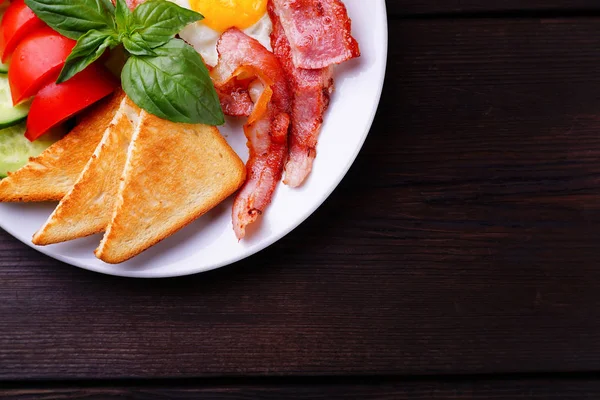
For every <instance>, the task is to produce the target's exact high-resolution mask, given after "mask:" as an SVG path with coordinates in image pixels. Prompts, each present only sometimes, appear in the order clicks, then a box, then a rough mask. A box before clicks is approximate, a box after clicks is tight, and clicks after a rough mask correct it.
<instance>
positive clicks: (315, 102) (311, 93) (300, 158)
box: [269, 2, 333, 187]
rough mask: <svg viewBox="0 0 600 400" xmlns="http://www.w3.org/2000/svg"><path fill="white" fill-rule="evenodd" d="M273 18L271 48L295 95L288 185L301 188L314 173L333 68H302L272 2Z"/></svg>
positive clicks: (286, 170)
mask: <svg viewBox="0 0 600 400" xmlns="http://www.w3.org/2000/svg"><path fill="white" fill-rule="evenodd" d="M269 16H270V17H271V21H272V22H273V32H272V34H271V46H272V47H273V52H274V53H275V55H276V56H277V57H278V58H279V61H280V62H281V65H282V66H283V69H284V70H285V72H286V74H287V76H288V79H289V81H290V84H291V86H292V92H293V96H294V99H293V105H292V127H291V135H290V140H289V145H290V149H289V157H288V160H287V163H286V166H285V180H284V183H285V184H286V185H289V186H291V187H298V186H300V185H302V183H303V182H304V181H305V180H306V178H307V177H308V175H309V174H310V171H311V170H312V165H313V161H314V159H315V157H316V155H317V151H316V147H317V139H318V137H319V133H320V131H321V125H322V123H323V115H324V113H325V110H326V109H327V107H328V106H329V98H330V95H331V93H332V92H333V75H332V73H333V68H332V67H326V68H321V69H301V68H296V67H295V66H294V64H293V62H292V57H291V48H290V43H289V41H288V40H287V38H286V36H285V32H284V31H283V26H282V25H281V21H280V20H279V17H278V16H277V13H276V12H275V9H274V4H273V2H269Z"/></svg>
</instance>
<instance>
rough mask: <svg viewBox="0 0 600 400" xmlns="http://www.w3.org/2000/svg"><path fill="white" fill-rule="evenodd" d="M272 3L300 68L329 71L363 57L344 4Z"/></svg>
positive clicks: (312, 0)
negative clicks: (353, 35) (345, 62)
mask: <svg viewBox="0 0 600 400" xmlns="http://www.w3.org/2000/svg"><path fill="white" fill-rule="evenodd" d="M365 1H367V0H365ZM270 3H272V9H273V11H274V13H275V14H276V15H277V17H279V19H280V21H281V25H282V27H283V30H284V32H285V36H286V37H287V38H288V41H289V42H290V45H291V52H292V59H293V61H294V65H295V66H296V67H298V68H304V69H320V68H326V67H329V66H331V65H333V64H339V63H342V62H344V61H347V60H350V59H351V58H355V57H359V56H360V50H359V48H358V43H357V42H356V40H355V39H354V38H353V37H352V29H351V28H352V22H351V20H350V18H349V17H348V12H347V11H346V7H345V6H344V4H343V3H342V2H341V1H340V0H270Z"/></svg>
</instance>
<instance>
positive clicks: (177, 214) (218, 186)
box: [95, 111, 246, 264]
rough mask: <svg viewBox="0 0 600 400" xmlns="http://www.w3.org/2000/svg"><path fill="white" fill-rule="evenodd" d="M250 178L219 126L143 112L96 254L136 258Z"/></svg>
mask: <svg viewBox="0 0 600 400" xmlns="http://www.w3.org/2000/svg"><path fill="white" fill-rule="evenodd" d="M245 178H246V168H245V166H244V163H243V162H242V160H241V159H240V158H239V157H238V155H237V154H236V153H235V152H234V151H233V149H232V148H231V147H230V146H229V144H228V143H227V142H226V141H225V139H224V138H223V137H222V136H221V134H220V133H219V130H218V129H217V128H216V127H213V126H207V125H190V124H180V123H173V122H169V121H166V120H162V119H160V118H158V117H156V116H154V115H151V114H149V113H147V112H145V111H142V112H141V114H140V123H139V125H138V126H137V129H136V130H135V133H134V136H133V139H132V143H131V145H130V147H129V152H128V156H127V163H126V166H125V170H124V172H123V176H122V177H121V185H120V188H119V194H118V197H117V201H116V205H115V209H114V213H113V215H112V219H111V222H110V224H109V225H108V228H107V230H106V234H105V235H104V238H103V239H102V242H101V243H100V246H99V247H98V249H97V250H96V251H95V254H96V256H97V257H98V258H99V259H100V260H102V261H104V262H106V263H110V264H118V263H122V262H124V261H127V260H129V259H131V258H133V257H135V256H136V255H138V254H140V253H141V252H143V251H144V250H146V249H148V248H150V247H152V246H154V245H155V244H157V243H159V242H160V241H162V240H164V239H165V238H167V237H169V236H171V235H172V234H174V233H175V232H177V231H178V230H180V229H182V228H183V227H185V226H186V225H188V224H190V223H191V222H192V221H194V220H195V219H197V218H199V217H200V216H202V215H203V214H205V213H206V212H208V211H209V210H211V209H212V208H214V207H215V206H216V205H218V204H219V203H221V202H222V201H223V200H225V199H226V198H227V197H229V196H230V195H232V194H233V193H234V192H235V191H236V190H237V189H239V187H240V186H241V185H242V184H243V182H244V180H245Z"/></svg>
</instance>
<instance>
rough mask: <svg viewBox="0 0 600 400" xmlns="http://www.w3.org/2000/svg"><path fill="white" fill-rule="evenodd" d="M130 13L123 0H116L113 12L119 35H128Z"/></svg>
mask: <svg viewBox="0 0 600 400" xmlns="http://www.w3.org/2000/svg"><path fill="white" fill-rule="evenodd" d="M132 15H133V14H132V12H131V10H130V9H129V7H128V6H127V2H126V1H125V0H117V6H116V10H115V21H116V23H117V30H118V31H119V33H121V34H122V33H129V30H130V26H131V22H132V21H131V19H132Z"/></svg>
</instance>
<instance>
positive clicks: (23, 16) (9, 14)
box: [0, 0, 45, 62]
mask: <svg viewBox="0 0 600 400" xmlns="http://www.w3.org/2000/svg"><path fill="white" fill-rule="evenodd" d="M43 26H45V24H44V22H43V21H42V20H41V19H39V18H38V17H36V15H35V14H34V13H33V11H31V9H30V8H29V7H27V6H26V5H25V0H14V1H13V2H12V3H10V6H8V8H7V9H6V12H5V13H4V17H3V18H2V23H1V24H0V54H1V55H2V62H6V61H7V60H8V58H9V57H10V55H11V54H12V52H13V51H14V50H15V47H17V45H18V44H19V42H20V41H21V40H22V39H23V38H24V37H25V36H26V35H27V34H28V33H31V32H33V31H34V30H36V29H38V28H41V27H43Z"/></svg>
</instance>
